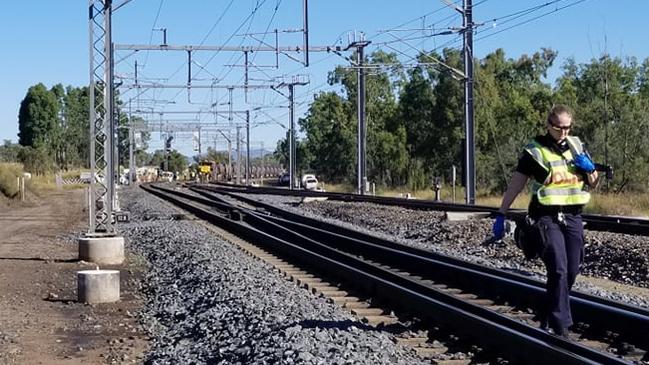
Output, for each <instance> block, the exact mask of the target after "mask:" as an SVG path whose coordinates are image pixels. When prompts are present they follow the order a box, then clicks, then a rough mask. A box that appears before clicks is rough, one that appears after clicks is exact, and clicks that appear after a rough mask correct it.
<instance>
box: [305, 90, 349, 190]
mask: <svg viewBox="0 0 649 365" xmlns="http://www.w3.org/2000/svg"><path fill="white" fill-rule="evenodd" d="M348 108H349V104H348V103H347V102H346V101H345V100H343V99H342V98H341V97H340V96H338V95H337V94H336V93H333V92H326V93H325V92H323V93H320V94H318V95H317V96H316V98H315V100H314V101H313V103H312V104H311V106H310V107H309V111H308V112H307V116H306V117H305V118H301V119H300V120H299V121H298V123H299V125H300V127H301V128H302V130H303V131H304V132H305V134H306V142H305V147H306V150H308V151H309V152H308V153H309V154H310V155H311V156H313V159H311V160H310V167H311V168H312V169H313V170H314V171H315V172H316V173H317V174H318V175H320V176H322V178H323V179H325V180H327V181H331V182H340V181H343V180H346V179H350V178H351V177H352V176H353V172H354V170H355V166H354V160H355V158H354V155H355V149H354V147H355V145H356V143H355V135H356V129H355V124H356V123H354V121H353V120H351V119H350V118H349V112H348V110H347V109H348ZM298 156H299V155H298Z"/></svg>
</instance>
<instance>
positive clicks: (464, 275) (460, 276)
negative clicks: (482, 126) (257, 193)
mask: <svg viewBox="0 0 649 365" xmlns="http://www.w3.org/2000/svg"><path fill="white" fill-rule="evenodd" d="M207 189H209V191H211V192H215V193H220V194H226V195H228V196H230V197H232V198H235V199H239V200H241V201H243V202H245V203H246V204H249V205H253V206H257V207H259V208H261V209H264V210H266V211H268V212H270V213H272V214H274V215H276V216H277V217H279V218H272V217H268V218H269V219H270V220H273V221H275V222H276V223H278V224H281V225H284V226H286V227H290V228H291V229H292V230H294V231H296V232H300V233H301V234H303V235H305V236H308V237H310V238H313V239H316V240H318V241H319V242H325V241H326V242H331V243H332V246H333V247H335V248H337V249H339V250H345V251H351V250H353V248H355V247H359V246H367V247H366V249H365V250H364V252H360V249H358V248H357V249H355V251H354V253H356V254H362V255H363V256H364V257H373V258H374V259H375V260H376V261H379V262H381V263H387V264H389V265H391V266H393V267H395V268H396V269H401V270H404V271H406V272H409V273H415V274H417V275H422V276H426V277H430V276H432V275H440V274H441V273H445V274H444V277H445V278H444V280H446V281H449V280H450V281H455V282H457V283H458V284H459V285H461V286H462V287H465V288H466V287H473V290H476V289H475V287H476V286H477V287H478V289H480V288H481V289H482V290H479V291H491V292H492V293H491V295H492V296H497V295H498V294H503V295H506V296H507V297H508V299H509V300H510V302H518V303H519V304H524V305H527V306H532V307H534V306H535V305H534V304H535V303H539V302H541V301H542V300H544V293H545V283H542V282H540V281H537V280H533V279H530V278H528V277H524V276H522V275H518V274H514V273H510V272H506V271H503V270H500V269H495V268H489V267H485V266H482V265H478V264H473V263H469V262H466V261H462V260H459V259H456V258H453V257H450V256H446V255H441V254H437V253H433V252H430V251H424V250H421V249H417V248H413V247H408V246H405V245H402V244H399V243H396V242H392V241H389V240H385V239H382V238H378V237H375V236H371V235H368V234H364V233H361V232H358V231H354V230H351V229H348V228H344V227H340V226H337V225H334V224H330V223H326V222H322V221H318V220H316V219H313V218H308V217H305V216H301V215H299V214H296V213H292V212H288V211H286V210H283V209H281V208H278V207H275V206H273V205H270V204H266V203H262V202H259V201H255V200H254V199H249V198H246V197H242V196H239V195H236V194H232V193H228V192H220V191H219V189H215V188H211V187H207ZM191 190H193V191H196V192H198V193H201V194H203V195H204V196H207V197H208V198H211V199H217V200H220V201H223V200H222V199H221V198H220V197H218V196H214V195H213V194H211V193H210V192H206V191H204V190H203V191H201V188H195V187H194V188H191ZM571 305H572V306H573V308H574V309H575V310H574V312H575V313H574V319H575V321H576V322H584V323H588V324H589V325H590V326H591V329H599V331H600V332H604V331H607V330H613V331H616V332H617V333H619V334H621V335H622V337H624V338H625V339H628V341H630V342H632V343H634V344H636V345H638V346H641V347H643V348H649V334H648V331H647V329H649V311H648V310H646V309H643V308H639V307H635V306H630V305H626V304H622V303H619V302H615V301H611V300H607V299H604V298H601V297H597V296H593V295H589V294H586V293H581V292H576V291H573V292H572V293H571Z"/></svg>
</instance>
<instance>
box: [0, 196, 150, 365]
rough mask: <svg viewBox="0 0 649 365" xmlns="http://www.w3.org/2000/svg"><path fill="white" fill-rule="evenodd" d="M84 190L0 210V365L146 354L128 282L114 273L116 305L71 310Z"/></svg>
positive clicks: (130, 270)
mask: <svg viewBox="0 0 649 365" xmlns="http://www.w3.org/2000/svg"><path fill="white" fill-rule="evenodd" d="M84 194H85V191H84V190H57V191H53V192H50V193H47V194H46V195H45V196H43V197H42V199H31V202H30V203H28V204H26V205H20V204H13V203H12V204H11V205H2V206H0V288H2V289H1V291H0V364H70V365H74V364H120V363H131V362H132V361H136V356H138V355H141V353H142V352H143V351H144V349H145V348H146V341H145V340H144V339H143V338H142V336H141V335H140V331H139V329H138V326H137V323H136V320H135V318H133V317H132V315H131V313H133V312H135V310H136V308H137V307H138V305H139V304H138V303H139V301H138V299H137V298H136V296H135V293H136V291H137V287H136V286H135V282H136V280H135V279H136V277H137V276H138V275H141V274H140V272H141V271H142V270H143V267H142V266H141V265H138V263H137V260H135V259H134V258H131V257H129V263H127V265H125V266H122V267H115V268H117V269H120V270H122V301H121V302H119V303H115V304H102V305H96V306H90V305H84V304H80V303H77V302H76V299H77V293H76V291H77V289H76V285H77V284H76V271H78V270H84V269H90V268H92V269H94V268H95V266H94V265H90V264H88V263H84V262H79V261H77V255H78V247H77V237H78V236H79V234H81V232H83V231H85V230H86V229H87V212H85V210H84V196H85V195H84Z"/></svg>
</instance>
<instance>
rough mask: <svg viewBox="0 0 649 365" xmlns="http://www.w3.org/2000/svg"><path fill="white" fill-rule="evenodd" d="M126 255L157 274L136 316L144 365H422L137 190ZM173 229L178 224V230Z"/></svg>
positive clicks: (129, 199) (126, 198)
mask: <svg viewBox="0 0 649 365" xmlns="http://www.w3.org/2000/svg"><path fill="white" fill-rule="evenodd" d="M121 196H122V201H123V202H125V206H124V208H125V209H126V210H128V211H129V212H130V213H131V222H130V223H125V224H120V225H119V229H120V231H121V234H123V235H124V237H125V239H126V242H127V248H128V249H129V250H131V251H132V252H135V253H137V254H138V255H140V256H142V257H143V258H144V259H146V261H147V262H148V266H149V268H150V270H149V272H148V273H147V274H146V276H145V278H144V279H143V283H142V296H143V297H144V302H145V304H144V307H143V308H142V310H141V312H140V313H139V317H140V320H141V322H142V324H143V326H144V327H145V328H146V329H147V331H148V333H149V336H150V338H151V349H150V352H149V353H148V354H147V355H146V360H145V363H147V364H277V363H281V364H420V363H421V364H423V363H429V362H425V361H423V360H422V359H420V358H419V357H417V356H416V355H415V354H414V352H413V351H412V350H411V349H408V348H405V347H401V346H400V345H396V344H395V338H394V335H393V334H391V333H388V332H384V331H381V330H377V329H374V328H371V327H368V326H366V325H364V324H363V323H361V322H358V321H357V320H356V319H355V317H353V316H352V315H351V314H349V313H348V312H346V311H343V310H342V309H341V308H340V307H337V306H336V305H333V304H330V303H328V302H326V301H325V300H324V299H323V298H318V297H316V296H315V295H312V294H310V293H309V292H308V291H306V290H303V289H300V288H298V287H297V286H295V284H293V283H292V282H289V281H287V280H285V279H283V278H282V277H281V276H280V275H279V274H278V273H277V272H274V271H273V269H272V268H271V267H270V266H269V265H266V264H263V263H262V262H261V261H258V260H255V259H253V258H251V257H249V256H247V255H245V254H244V253H242V252H241V251H239V250H238V249H237V248H235V247H234V246H233V245H232V244H230V243H227V242H224V241H223V240H221V239H219V238H217V237H216V236H215V235H214V234H213V233H212V232H211V231H209V230H208V229H207V228H205V226H203V225H201V224H199V223H197V222H193V221H189V220H175V219H178V215H174V213H178V212H177V211H175V210H174V209H172V208H170V206H169V205H168V204H166V203H163V202H162V201H160V200H158V199H157V198H155V197H153V196H151V195H150V194H148V193H146V192H144V191H142V190H140V189H137V188H130V189H124V190H123V191H122V192H121ZM172 220H173V222H172Z"/></svg>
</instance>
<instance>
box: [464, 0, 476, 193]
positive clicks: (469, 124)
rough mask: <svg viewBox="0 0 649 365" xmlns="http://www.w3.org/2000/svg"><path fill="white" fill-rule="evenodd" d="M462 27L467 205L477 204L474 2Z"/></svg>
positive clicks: (468, 6) (469, 4)
mask: <svg viewBox="0 0 649 365" xmlns="http://www.w3.org/2000/svg"><path fill="white" fill-rule="evenodd" d="M462 26H463V35H464V52H463V54H464V75H466V78H465V79H464V130H465V133H466V138H465V139H464V140H465V146H464V151H465V152H464V154H465V155H464V163H465V166H466V168H465V169H464V176H465V179H466V194H465V198H466V204H475V179H476V173H475V125H474V118H473V117H474V115H473V111H474V110H473V0H463V9H462Z"/></svg>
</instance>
